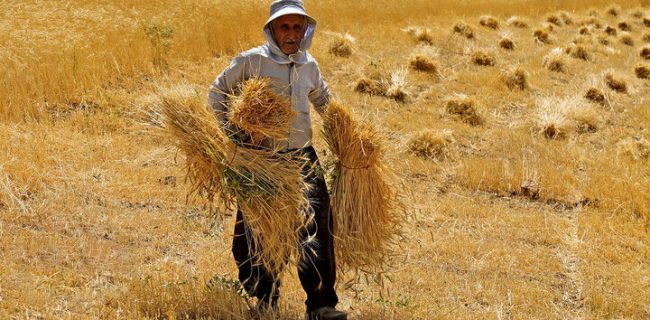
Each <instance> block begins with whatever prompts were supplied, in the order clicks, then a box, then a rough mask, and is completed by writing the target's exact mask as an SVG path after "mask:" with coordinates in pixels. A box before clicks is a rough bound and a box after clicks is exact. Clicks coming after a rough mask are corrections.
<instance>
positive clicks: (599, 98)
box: [585, 87, 607, 106]
mask: <svg viewBox="0 0 650 320" xmlns="http://www.w3.org/2000/svg"><path fill="white" fill-rule="evenodd" d="M585 99H587V100H589V101H591V102H593V103H596V104H599V105H601V106H604V105H606V104H607V100H606V98H605V94H604V93H603V92H602V91H601V90H600V89H598V88H593V87H592V88H589V89H587V92H586V93H585Z"/></svg>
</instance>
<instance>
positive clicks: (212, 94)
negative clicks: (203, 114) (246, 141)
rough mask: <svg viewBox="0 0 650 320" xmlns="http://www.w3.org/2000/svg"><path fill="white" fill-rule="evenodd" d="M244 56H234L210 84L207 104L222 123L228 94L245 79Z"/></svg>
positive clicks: (224, 117) (224, 119)
mask: <svg viewBox="0 0 650 320" xmlns="http://www.w3.org/2000/svg"><path fill="white" fill-rule="evenodd" d="M245 74H246V58H245V57H243V56H239V57H236V58H235V59H233V61H232V62H231V63H230V65H229V66H228V67H227V68H226V69H225V70H223V72H221V74H219V76H217V78H216V79H215V80H214V81H213V82H212V85H210V91H209V92H208V105H209V106H210V107H211V108H212V110H213V111H214V114H215V116H216V117H217V119H218V120H219V121H221V122H222V123H224V124H225V123H226V120H227V117H226V114H227V112H228V95H230V94H233V93H234V92H235V90H236V89H237V86H238V85H239V84H240V83H241V82H242V81H243V80H244V79H245V76H246V75H245Z"/></svg>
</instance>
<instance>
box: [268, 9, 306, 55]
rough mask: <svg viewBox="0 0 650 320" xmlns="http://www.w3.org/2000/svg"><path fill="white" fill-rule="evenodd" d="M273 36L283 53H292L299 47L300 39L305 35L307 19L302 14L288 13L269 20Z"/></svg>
mask: <svg viewBox="0 0 650 320" xmlns="http://www.w3.org/2000/svg"><path fill="white" fill-rule="evenodd" d="M271 27H272V28H271V30H272V31H273V38H274V39H275V42H276V43H277V44H278V46H279V47H280V50H282V52H284V54H294V53H296V52H298V49H300V41H302V38H303V37H304V36H305V29H306V28H307V21H306V19H305V17H304V16H301V15H298V14H288V15H286V16H281V17H278V18H277V19H275V20H273V21H272V22H271Z"/></svg>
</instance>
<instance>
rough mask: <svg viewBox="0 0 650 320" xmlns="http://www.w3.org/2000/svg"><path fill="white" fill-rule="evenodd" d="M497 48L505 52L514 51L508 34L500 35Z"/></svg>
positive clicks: (513, 45) (512, 42)
mask: <svg viewBox="0 0 650 320" xmlns="http://www.w3.org/2000/svg"><path fill="white" fill-rule="evenodd" d="M499 47H501V48H502V49H506V50H514V49H515V42H514V41H513V40H512V39H511V37H510V33H509V32H504V33H502V34H501V39H499Z"/></svg>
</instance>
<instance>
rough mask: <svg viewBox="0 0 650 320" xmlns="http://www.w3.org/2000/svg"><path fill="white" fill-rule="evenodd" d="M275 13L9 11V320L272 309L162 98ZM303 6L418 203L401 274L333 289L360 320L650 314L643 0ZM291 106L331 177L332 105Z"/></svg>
mask: <svg viewBox="0 0 650 320" xmlns="http://www.w3.org/2000/svg"><path fill="white" fill-rule="evenodd" d="M269 3H270V1H262V2H259V1H222V0H211V1H198V0H188V1H168V0H158V1H152V0H144V1H136V2H132V1H129V2H124V1H116V0H104V1H90V0H79V1H70V0H60V1H36V0H24V1H14V2H11V1H5V2H3V3H2V4H0V9H1V10H0V16H2V18H1V19H0V31H2V32H0V40H1V42H0V43H2V44H3V45H2V46H0V74H2V82H3V85H2V86H0V259H1V260H2V264H0V275H1V276H0V318H2V319H22V318H25V319H90V318H93V319H95V318H99V319H115V318H124V319H267V318H272V317H271V315H269V314H261V315H260V314H258V312H257V311H256V310H255V303H256V299H255V298H251V297H248V296H246V295H245V294H243V291H242V288H241V284H240V283H239V280H238V274H237V267H236V264H235V262H234V260H233V256H232V252H231V251H232V249H231V244H232V240H233V227H234V216H235V206H234V205H230V206H226V205H225V204H220V203H218V202H217V201H210V200H209V199H208V198H209V196H210V195H209V194H208V193H209V192H208V193H206V192H201V191H200V190H201V189H200V188H199V189H197V187H196V185H193V184H192V179H193V178H192V177H189V178H190V180H186V168H187V166H188V164H190V165H191V164H192V163H196V158H193V157H190V158H188V157H187V154H186V153H185V152H179V151H178V150H177V149H176V148H175V147H174V143H173V141H171V139H169V137H168V136H165V135H164V134H163V132H162V130H161V129H162V128H163V126H164V125H165V123H166V120H167V119H168V118H167V116H165V114H164V112H163V108H162V105H163V103H164V101H163V100H164V99H162V98H161V93H163V92H167V91H169V90H185V91H183V92H188V93H191V95H192V96H193V97H199V98H198V99H199V100H198V101H203V99H204V98H205V97H207V93H208V88H209V86H210V83H211V82H212V81H214V80H215V77H216V76H217V75H218V73H219V72H221V71H222V70H224V69H225V68H227V67H228V66H229V65H230V63H231V60H232V59H233V58H234V57H237V56H238V55H239V53H240V52H241V51H243V50H247V49H249V48H252V47H255V46H258V45H260V44H262V43H263V42H264V41H265V38H264V35H263V34H262V32H261V26H262V25H263V24H264V22H265V21H266V18H267V15H268V4H269ZM643 5H646V6H645V7H644V6H643ZM360 6H362V7H363V10H359V7H360ZM306 7H307V10H308V11H309V13H310V15H311V16H313V17H314V18H315V19H316V20H318V28H317V29H316V36H315V38H314V41H313V44H312V47H311V48H310V49H309V53H310V54H311V55H312V56H313V57H314V58H315V59H316V60H317V61H318V67H319V69H320V71H321V72H322V75H323V78H324V79H325V80H326V81H327V84H328V86H329V89H330V90H331V92H332V93H333V94H334V96H335V97H336V99H337V100H338V101H339V102H340V103H341V104H343V105H345V106H348V107H349V112H350V113H351V114H352V115H353V116H354V117H355V118H357V119H364V120H365V121H366V122H367V123H371V124H372V126H373V127H374V128H375V129H376V130H377V134H380V135H381V137H382V141H381V142H382V147H383V149H382V155H383V161H384V164H385V165H386V166H387V167H388V168H390V170H391V171H392V172H394V173H395V174H396V176H397V177H396V180H395V181H396V182H394V183H395V185H394V186H392V187H395V190H398V191H400V192H403V195H401V196H402V197H403V199H400V200H403V201H404V204H405V205H406V207H405V208H406V216H404V217H402V216H400V220H399V221H396V222H391V223H395V224H399V225H400V226H401V234H400V235H399V236H400V237H399V238H397V239H398V241H395V242H396V243H395V244H396V247H395V248H391V250H389V251H386V252H390V257H389V259H387V260H389V261H390V264H387V268H384V269H382V270H381V271H380V272H379V273H371V274H368V273H367V272H364V271H363V270H360V271H359V272H358V273H353V272H348V273H340V274H339V275H338V276H339V277H338V279H337V282H338V286H337V293H338V295H339V300H340V302H339V304H338V308H339V309H343V310H347V311H348V312H349V313H350V317H349V318H350V319H418V320H420V319H421V320H425V319H427V320H428V319H549V318H551V319H648V318H650V309H649V308H648V303H647V302H646V300H647V299H644V298H645V297H648V296H650V287H649V286H648V279H650V246H649V245H648V243H650V166H649V165H648V164H649V162H648V161H650V142H649V141H650V134H649V133H648V130H650V127H649V124H650V108H648V102H649V101H650V81H649V80H648V77H649V75H650V71H649V70H650V69H649V68H650V67H649V66H648V64H649V63H650V60H649V59H650V47H649V46H650V29H648V23H647V21H646V20H647V19H648V17H650V8H648V7H647V1H643V0H631V1H605V0H588V1H554V2H549V1H538V0H532V1H516V2H513V1H510V0H508V1H506V0H486V1H452V0H440V1H417V0H405V1H365V2H362V3H361V4H359V3H357V2H350V1H342V0H333V1H325V2H322V1H311V0H308V1H306ZM495 22H496V23H495ZM413 26H417V27H413ZM405 31H406V32H405ZM349 34H352V35H353V38H352V36H349ZM504 39H507V40H510V41H511V42H512V46H510V45H508V44H505V45H504V44H502V43H503V40H504ZM630 40H631V41H630ZM567 48H569V50H567ZM578 48H580V49H578ZM511 49H512V50H511ZM479 51H480V52H482V53H483V54H484V56H480V57H479V56H478V55H477V56H475V57H479V59H475V57H474V56H473V54H474V53H477V52H479ZM475 63H476V64H475ZM274 85H277V87H274V90H277V91H278V92H279V93H282V92H283V90H284V89H286V86H284V87H283V84H277V83H274ZM297 90H298V91H300V90H307V88H305V87H299V88H298V89H297ZM229 94H230V93H229ZM199 104H200V102H199ZM275 111H277V110H275ZM294 111H295V113H291V112H284V114H285V115H286V116H287V117H300V116H305V115H306V114H305V112H307V111H309V113H310V116H311V118H312V123H313V128H312V131H313V133H314V142H313V143H314V147H315V149H316V150H317V152H318V154H319V156H320V162H321V164H322V166H323V169H324V171H325V173H326V176H327V180H328V183H331V182H332V181H336V180H335V179H333V178H335V177H334V176H333V175H332V174H334V173H335V170H333V168H334V166H335V164H336V161H337V157H336V155H335V154H333V153H332V152H331V151H330V150H328V146H327V142H326V141H325V139H324V137H323V134H322V127H323V120H322V118H321V117H320V115H319V112H318V111H322V110H318V111H317V110H314V109H310V110H294ZM244 115H246V114H240V116H241V117H242V118H241V119H244ZM247 115H248V116H251V117H250V118H251V119H252V120H255V117H254V116H255V115H257V114H256V113H254V112H249V113H248V114H247ZM292 119H293V118H292ZM285 120H287V119H285ZM248 123H249V124H250V123H251V122H248ZM240 125H242V126H244V123H243V122H242V123H240ZM271 126H272V125H271ZM272 127H273V126H272ZM274 128H275V127H274ZM284 129H285V128H282V130H284ZM190 131H191V130H190ZM275 133H276V132H269V133H267V135H264V136H273V135H275ZM201 141H203V140H197V141H195V142H197V146H200V145H201V144H200V142H201ZM350 144H351V145H353V144H354V142H351V143H350ZM203 146H204V147H206V146H207V147H206V148H204V150H208V151H206V154H209V150H210V149H209V148H208V147H209V145H203ZM197 150H198V149H197ZM361 150H362V151H363V148H361ZM229 154H230V155H234V157H237V155H239V156H240V158H239V160H235V159H234V158H233V159H232V161H227V162H226V163H225V164H223V163H222V164H223V165H225V166H226V165H227V166H230V165H233V164H241V162H242V159H244V158H241V154H238V153H236V152H232V153H229ZM193 161H194V162H193ZM208 167H209V166H208ZM201 172H205V174H206V175H205V176H203V178H205V177H210V176H211V175H212V174H214V172H210V171H209V170H204V171H201ZM292 172H293V171H292ZM369 180H372V179H369ZM194 181H196V180H194ZM206 181H207V182H206V185H210V184H211V183H214V182H215V181H209V180H206ZM350 183H354V181H352V182H350ZM366 184H367V185H370V182H366ZM269 185H272V184H269ZM197 190H199V191H198V192H197ZM203 190H204V191H206V190H207V189H203ZM266 191H268V190H266ZM294 191H295V190H294ZM338 191H341V192H343V191H342V190H341V189H339V190H338ZM296 194H302V193H301V192H300V191H297V193H296ZM359 201H365V200H364V199H361V200H359ZM230 204H232V203H230ZM271 225H272V224H271ZM383 231H386V232H385V233H382V234H388V233H389V231H390V230H388V231H387V230H383ZM377 234H380V233H377ZM379 240H381V239H379ZM379 240H377V243H381V241H379ZM391 240H393V239H391ZM393 249H395V250H393ZM282 250H287V251H291V250H292V249H289V248H286V247H284V249H282ZM337 250H345V248H340V247H339V248H338V249H337ZM366 250H367V249H366ZM278 252H279V251H278ZM276 253H277V252H276ZM355 253H356V252H355ZM387 255H388V254H387ZM347 258H348V259H353V258H356V257H350V256H348V257H347ZM361 258H363V257H361ZM275 259H276V260H277V257H275ZM280 259H281V258H280ZM361 260H362V259H361ZM375 271H376V270H375ZM282 281H283V282H282V288H281V298H280V302H279V308H278V313H277V315H276V317H275V319H280V320H289V319H304V316H305V314H304V299H305V294H304V292H303V289H302V287H301V284H300V279H299V277H298V274H297V271H296V267H295V265H294V264H289V265H288V266H287V267H286V268H285V270H284V274H283V277H282Z"/></svg>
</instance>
